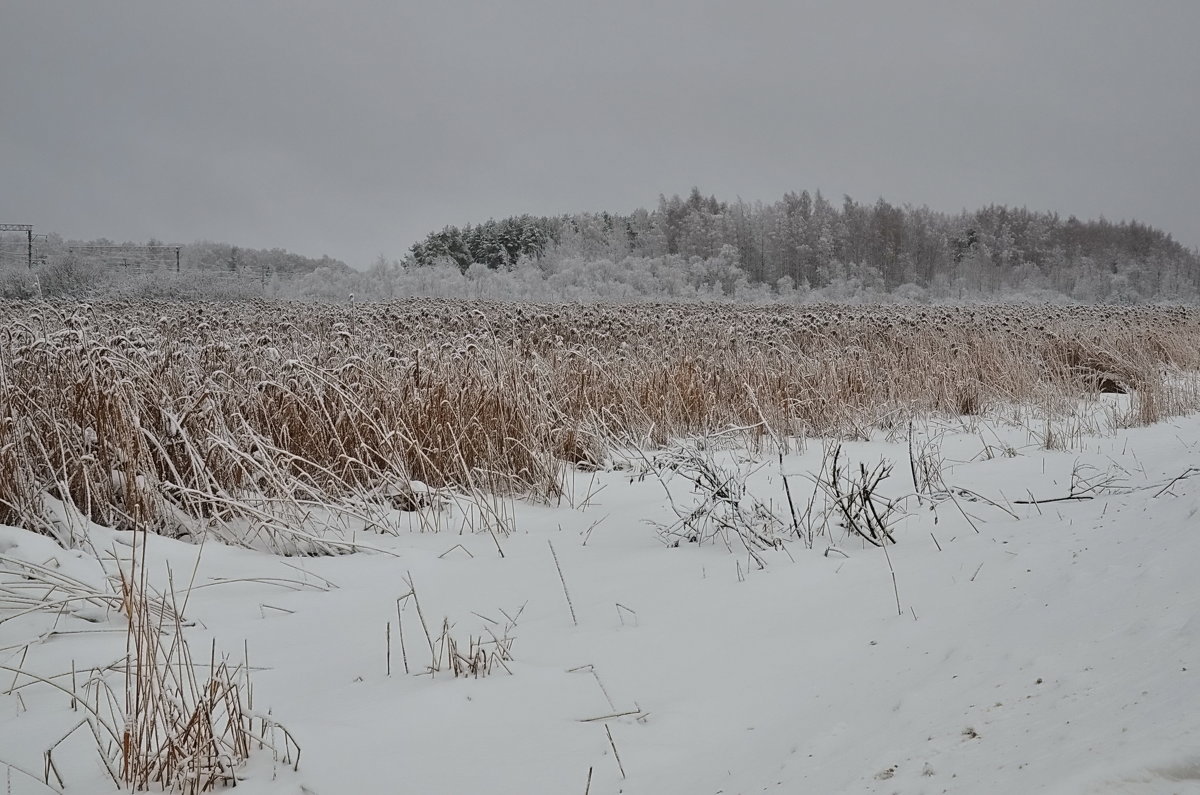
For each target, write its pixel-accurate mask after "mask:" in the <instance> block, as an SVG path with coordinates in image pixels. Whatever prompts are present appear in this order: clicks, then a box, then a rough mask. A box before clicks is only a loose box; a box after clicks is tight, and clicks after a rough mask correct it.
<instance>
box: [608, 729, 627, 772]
mask: <svg viewBox="0 0 1200 795" xmlns="http://www.w3.org/2000/svg"><path fill="white" fill-rule="evenodd" d="M604 733H605V734H607V735H608V744H609V745H611V746H612V749H613V758H615V759H616V760H617V769H618V770H620V771H621V778H625V765H623V764H621V752H620V751H618V750H617V743H616V741H615V740H614V739H613V736H612V729H610V728H609V727H608V724H607V723H606V724H604Z"/></svg>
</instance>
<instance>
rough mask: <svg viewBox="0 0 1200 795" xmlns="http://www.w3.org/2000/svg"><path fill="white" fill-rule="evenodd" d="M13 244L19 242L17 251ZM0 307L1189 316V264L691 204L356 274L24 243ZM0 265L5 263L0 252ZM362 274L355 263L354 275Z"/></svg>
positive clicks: (512, 234) (261, 260) (1082, 238)
mask: <svg viewBox="0 0 1200 795" xmlns="http://www.w3.org/2000/svg"><path fill="white" fill-rule="evenodd" d="M18 242H20V241H18ZM10 248H12V251H11V252H10V253H14V252H15V253H14V256H13V257H9V259H14V260H20V261H19V262H18V263H17V265H16V266H15V267H13V266H12V263H9V264H8V265H6V266H5V267H3V268H0V295H2V296H7V297H31V296H35V295H108V296H113V297H121V296H124V297H152V298H153V297H162V298H217V299H223V298H233V299H236V298H243V297H267V298H283V299H307V300H326V301H346V300H374V299H390V298H399V297H406V296H429V297H444V298H492V299H502V300H539V301H546V300H549V301H590V300H622V301H632V300H733V301H742V302H778V301H783V302H796V301H830V300H832V301H864V302H868V301H906V302H914V301H915V302H927V301H972V300H1034V301H1083V302H1106V303H1138V302H1144V301H1195V300H1196V299H1197V298H1198V297H1200V254H1198V253H1197V251H1196V250H1195V249H1188V248H1187V247H1185V246H1183V245H1182V244H1180V243H1179V242H1177V241H1175V240H1174V239H1173V238H1172V237H1171V235H1169V234H1167V233H1166V232H1163V231H1161V230H1159V229H1156V228H1154V227H1152V226H1149V225H1147V224H1144V223H1140V222H1137V221H1122V222H1119V223H1113V222H1110V221H1107V220H1105V219H1103V218H1102V219H1099V220H1086V221H1081V220H1079V219H1077V218H1076V217H1074V216H1069V217H1068V218H1066V219H1065V220H1064V219H1063V218H1061V217H1060V216H1059V215H1057V214H1055V213H1046V212H1035V211H1031V210H1028V209H1025V208H1011V207H1005V206H1002V205H991V206H988V207H985V208H983V209H980V210H975V211H973V212H968V211H963V212H960V213H958V214H956V215H951V214H948V213H944V212H938V211H934V210H931V209H929V208H928V207H914V206H911V205H903V206H897V205H893V204H891V203H889V202H887V201H886V200H884V199H882V198H881V199H879V200H878V201H876V202H875V203H874V204H869V205H868V204H860V203H858V202H856V201H854V200H853V199H852V198H850V197H849V196H846V197H843V199H842V201H841V203H840V204H834V203H832V202H830V201H829V200H828V199H826V198H825V197H824V196H823V195H822V194H821V192H820V191H817V192H815V193H812V194H810V193H809V192H808V191H802V192H800V193H787V194H786V195H784V196H783V198H782V199H780V200H779V201H776V202H773V203H771V204H764V203H762V202H756V203H754V204H749V203H747V202H745V201H742V200H741V199H738V200H736V201H734V202H727V201H722V200H719V199H717V198H716V197H715V196H707V197H706V196H704V195H703V194H702V193H701V191H700V190H699V189H698V188H693V189H692V190H691V192H690V194H689V195H688V196H687V197H686V198H683V197H681V196H679V195H673V196H671V197H670V198H668V197H666V196H660V198H659V201H658V205H657V207H655V208H654V209H651V210H647V209H638V210H635V211H633V212H631V213H628V214H617V213H610V212H586V213H576V214H573V215H559V216H534V215H528V214H526V215H519V216H511V217H506V218H502V219H500V220H495V219H489V220H487V221H484V222H482V223H474V224H472V223H468V224H466V225H465V226H462V227H458V226H446V227H444V228H443V229H441V230H440V231H435V232H431V233H429V234H428V235H426V237H425V238H423V239H422V240H420V241H418V242H416V243H415V244H413V245H412V246H411V247H410V248H409V250H408V251H407V253H406V254H405V256H404V257H403V258H400V259H389V258H387V257H386V256H384V255H382V254H381V255H380V256H379V257H378V258H377V259H376V261H375V262H374V263H372V264H370V265H367V266H366V267H360V268H358V269H356V268H352V267H350V266H348V265H347V264H346V263H344V262H342V261H340V260H336V259H333V258H330V257H328V256H322V257H320V258H310V257H304V256H301V255H299V254H294V253H291V252H289V251H286V250H284V249H282V248H272V249H253V248H242V247H238V246H236V245H230V244H227V243H215V242H209V241H201V242H196V243H189V244H185V245H181V246H178V247H176V246H169V245H165V244H163V243H162V242H161V241H158V240H150V241H148V242H147V243H146V244H134V243H125V244H115V243H113V242H112V241H109V240H94V241H69V240H64V239H63V238H62V237H60V236H58V235H49V236H47V238H46V239H45V240H44V241H42V242H40V243H39V247H38V255H37V257H36V265H37V267H36V268H33V269H27V268H25V266H24V259H23V257H24V248H23V244H22V245H20V246H16V247H15V248H14V247H10ZM6 250H7V249H6ZM360 265H366V263H361V264H360Z"/></svg>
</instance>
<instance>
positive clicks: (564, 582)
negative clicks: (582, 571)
mask: <svg viewBox="0 0 1200 795" xmlns="http://www.w3.org/2000/svg"><path fill="white" fill-rule="evenodd" d="M546 545H547V546H549V547H550V555H551V556H552V557H553V558H554V568H556V569H558V579H559V582H561V583H562V587H563V596H565V597H567V607H569V608H570V609H571V623H572V624H574V625H575V626H579V619H577V618H576V617H575V605H574V604H572V603H571V592H570V591H568V590H567V578H566V577H564V576H563V570H562V566H560V565H559V563H558V553H557V552H555V551H554V544H553V542H551V541H550V539H548V538H547V539H546Z"/></svg>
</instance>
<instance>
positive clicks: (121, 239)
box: [0, 186, 1200, 271]
mask: <svg viewBox="0 0 1200 795" xmlns="http://www.w3.org/2000/svg"><path fill="white" fill-rule="evenodd" d="M694 187H697V188H699V186H694ZM690 190H691V187H689V188H688V190H687V191H672V192H670V193H667V192H662V194H661V195H664V196H667V197H671V196H681V197H686V195H687V193H688V192H690ZM803 190H810V193H811V195H813V196H816V195H817V194H818V193H820V194H821V195H822V196H824V197H825V198H826V199H827V200H829V201H831V202H832V201H833V199H836V203H837V204H838V205H840V204H841V201H842V199H843V197H844V196H847V195H849V194H845V193H838V194H831V193H826V192H825V191H824V190H821V189H807V188H799V189H791V190H789V191H784V193H781V194H780V196H778V197H775V198H773V199H759V198H756V199H749V200H747V199H745V197H739V198H741V199H742V200H743V201H745V202H746V203H747V204H750V205H753V204H755V203H757V202H762V203H763V204H768V203H770V202H774V201H778V200H779V199H780V198H782V196H783V195H784V194H786V193H789V192H795V193H800V192H801V191H803ZM700 192H701V193H702V194H703V195H704V196H706V197H707V196H715V197H716V198H717V200H718V201H723V202H727V203H732V202H733V201H736V200H737V199H734V200H732V201H731V200H730V199H728V198H722V197H721V196H720V195H718V194H715V193H712V192H707V191H705V190H703V189H702V188H700ZM830 197H833V199H831V198H830ZM850 198H851V199H854V201H856V202H858V203H859V204H860V205H861V204H864V202H862V201H860V200H859V199H857V198H855V197H854V196H850ZM877 199H883V200H884V201H887V202H889V203H890V204H892V205H893V206H896V207H914V208H923V209H928V210H930V211H931V212H935V213H941V214H945V215H949V216H958V215H960V214H964V213H967V214H969V213H973V212H977V211H979V210H982V209H984V208H986V207H991V206H1003V207H1006V208H1008V209H1010V210H1023V211H1027V212H1031V213H1045V214H1049V215H1057V216H1058V217H1059V218H1061V219H1063V220H1066V219H1069V218H1072V217H1074V218H1076V219H1077V220H1079V221H1081V222H1083V223H1089V222H1096V223H1100V222H1107V223H1110V224H1114V225H1117V226H1119V225H1121V224H1134V223H1136V224H1141V225H1143V226H1148V227H1150V228H1152V229H1155V230H1157V231H1160V232H1162V233H1163V234H1165V235H1167V236H1169V237H1170V238H1171V239H1172V240H1174V241H1175V242H1177V243H1179V244H1180V245H1181V246H1183V247H1184V248H1186V249H1187V250H1188V251H1190V252H1192V253H1193V254H1196V255H1197V256H1200V245H1197V244H1194V243H1192V244H1189V243H1187V242H1185V241H1184V240H1182V239H1181V238H1179V237H1178V236H1177V235H1175V234H1174V233H1172V232H1171V230H1169V229H1167V228H1165V227H1163V226H1160V225H1158V224H1155V223H1153V222H1151V221H1147V220H1143V219H1141V218H1122V219H1120V220H1116V221H1114V220H1113V219H1111V218H1106V217H1105V216H1103V215H1100V216H1096V217H1085V216H1081V215H1080V214H1079V213H1074V212H1069V211H1062V210H1043V209H1036V208H1034V209H1031V208H1030V207H1029V206H1028V205H1011V204H1003V203H1001V202H990V203H986V204H982V205H980V206H978V207H974V208H969V207H964V208H960V209H958V210H954V211H950V210H943V209H940V208H937V207H932V206H930V205H929V204H926V203H921V204H918V203H915V202H893V201H892V200H891V199H889V198H888V197H886V196H878V197H876V198H875V199H872V200H871V203H872V204H873V203H874V201H875V200H877ZM654 209H656V206H655V205H645V204H643V205H640V206H638V207H634V208H633V209H631V210H624V211H622V210H614V209H612V208H599V209H592V210H575V211H566V212H552V213H533V212H530V213H514V214H512V215H509V216H494V215H493V216H489V217H487V218H477V219H465V220H464V219H460V220H457V221H447V222H446V223H444V224H441V225H440V226H437V227H434V228H430V229H428V230H426V231H425V232H424V233H422V234H421V235H420V236H419V237H417V238H416V239H414V240H412V241H411V242H409V243H407V244H405V245H404V247H403V249H402V250H401V251H400V252H399V253H397V254H390V253H387V252H380V253H379V254H376V255H375V256H374V257H372V258H371V259H370V260H369V261H366V262H362V263H357V262H356V261H355V260H353V259H352V258H349V257H345V256H339V255H337V254H334V253H330V252H327V251H323V252H320V253H315V252H310V251H304V250H300V249H298V248H293V247H292V246H290V245H288V244H279V243H273V244H252V243H249V242H247V241H244V240H235V239H229V238H224V239H223V238H220V237H195V238H193V239H191V240H168V239H165V238H163V237H161V236H159V235H154V234H151V235H149V236H147V237H144V238H140V239H139V238H130V237H127V236H114V235H111V234H98V235H94V236H91V237H84V236H77V235H68V234H65V233H64V232H62V231H61V230H57V229H53V230H46V229H45V228H44V227H41V226H39V225H38V224H37V223H33V224H32V226H33V227H34V229H33V232H34V234H35V235H46V234H53V235H58V236H59V237H61V238H62V239H63V241H64V242H68V243H69V242H71V241H90V240H99V239H106V240H110V241H112V242H114V243H117V244H129V245H146V244H147V243H148V242H149V241H150V240H157V241H159V243H160V244H162V245H167V246H189V245H198V244H203V243H217V244H222V245H230V246H238V247H240V248H251V249H258V250H271V249H282V250H284V251H287V252H289V253H292V254H298V255H300V256H303V257H306V258H308V259H321V258H324V257H328V258H329V259H331V260H335V261H338V262H341V263H342V264H344V265H347V266H349V267H350V268H353V269H354V270H356V271H365V270H367V269H368V268H370V267H371V266H372V265H374V264H375V263H376V262H377V261H378V259H379V257H380V255H381V254H382V255H383V257H384V258H385V259H386V260H387V261H388V262H393V261H396V262H399V261H403V260H404V259H405V258H406V257H407V256H408V255H409V253H410V250H411V248H412V246H413V245H414V244H415V243H418V242H420V241H421V240H423V239H424V236H425V235H427V234H429V233H430V232H437V231H440V230H441V229H444V228H445V227H447V226H453V227H458V228H463V227H465V226H467V225H468V224H470V225H472V226H476V225H479V224H481V223H486V222H487V221H489V220H500V219H501V218H505V217H514V216H519V215H524V214H527V215H533V216H539V217H550V218H557V217H562V216H573V215H584V214H600V213H605V212H608V213H614V214H617V215H629V214H631V213H633V212H636V211H637V210H648V211H653V210H654ZM0 223H7V224H29V223H30V222H29V221H14V220H6V219H0ZM3 234H19V233H15V232H5V233H3Z"/></svg>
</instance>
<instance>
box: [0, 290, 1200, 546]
mask: <svg viewBox="0 0 1200 795" xmlns="http://www.w3.org/2000/svg"><path fill="white" fill-rule="evenodd" d="M0 343H2V345H0V522H3V523H7V524H18V525H23V526H26V527H31V528H34V529H38V530H40V531H42V532H45V533H47V534H51V535H56V536H58V537H59V538H60V540H63V541H64V542H65V543H69V542H70V541H71V539H70V538H69V537H66V536H69V532H68V530H65V529H64V526H63V522H62V520H61V514H62V513H63V510H64V509H63V507H62V506H64V505H65V506H68V507H70V508H71V509H72V510H78V511H79V512H81V513H82V514H84V515H86V516H87V517H89V518H90V519H92V520H94V521H96V522H99V523H101V524H105V525H112V526H117V527H135V526H136V527H151V528H153V529H155V530H156V531H158V532H161V533H166V534H171V535H194V534H196V533H197V532H203V531H209V532H214V533H217V534H218V535H222V537H226V538H227V539H228V540H237V541H240V542H244V541H245V540H246V534H249V535H250V536H251V537H252V538H253V539H255V540H256V542H257V543H262V544H263V545H265V546H270V547H273V548H281V549H285V550H288V551H299V552H328V551H337V550H336V549H335V548H333V547H329V546H322V545H321V544H320V543H319V542H318V541H316V540H314V539H313V538H312V537H311V536H305V535H299V536H298V535H297V531H296V528H297V527H303V526H304V523H305V522H311V521H312V518H311V517H312V515H313V512H314V510H315V509H317V508H319V507H320V506H322V505H329V504H351V503H354V504H364V503H368V502H370V501H371V500H374V499H382V498H383V495H386V496H387V499H388V500H390V501H391V503H392V504H393V505H395V504H397V500H399V502H400V503H401V504H403V503H404V501H405V499H404V495H405V492H406V490H407V489H408V484H409V483H410V481H412V480H419V481H423V482H425V483H427V484H429V485H430V486H433V487H441V486H452V487H456V488H463V489H472V490H477V491H479V492H493V493H519V494H526V495H531V496H534V497H540V498H548V497H553V496H554V495H555V494H556V493H557V490H558V489H559V487H560V485H559V484H560V483H561V478H560V475H561V467H562V466H563V465H564V464H580V465H586V464H593V465H594V464H598V463H599V462H600V461H601V459H602V458H603V455H604V449H605V446H606V445H607V444H609V443H611V442H613V441H616V440H620V441H622V442H627V443H635V444H643V445H644V444H661V443H664V442H666V441H667V440H668V439H670V438H671V437H676V436H683V435H689V434H695V433H703V432H708V431H714V430H719V429H723V428H728V427H730V426H737V427H743V428H748V429H750V430H749V431H748V432H749V433H750V434H752V435H754V434H759V435H761V438H763V439H766V438H767V437H768V434H778V435H782V436H787V435H813V436H823V435H845V434H847V433H855V432H859V431H861V429H863V428H869V427H871V426H873V425H877V424H881V423H883V424H886V423H888V422H895V421H896V418H898V417H902V416H908V415H911V414H914V413H924V412H942V413H954V414H982V413H986V412H988V411H990V410H992V409H995V408H998V407H1001V406H1009V405H1013V404H1028V405H1035V406H1038V407H1040V410H1043V411H1047V412H1049V411H1053V410H1054V409H1055V407H1056V406H1065V405H1067V403H1069V402H1073V401H1075V400H1077V399H1078V398H1079V397H1080V396H1081V395H1085V394H1094V393H1096V392H1099V391H1129V392H1131V394H1132V395H1133V396H1134V398H1133V405H1134V412H1133V414H1132V415H1131V417H1130V421H1132V422H1151V421H1154V420H1155V419H1157V418H1158V417H1159V416H1162V415H1164V414H1170V413H1178V412H1183V411H1188V410H1192V409H1194V408H1196V406H1197V405H1200V401H1198V399H1197V394H1196V390H1195V387H1194V382H1191V381H1189V380H1188V379H1184V378H1181V377H1180V376H1179V374H1180V373H1185V372H1194V371H1197V370H1200V313H1198V312H1197V311H1195V310H1192V309H1183V308H1158V307H1136V308H1115V307H1081V306H1068V307H1064V306H973V307H961V308H956V307H933V308H930V307H894V306H874V307H872V306H868V307H857V306H856V307H850V306H837V305H824V306H803V307H779V306H772V307H740V306H728V305H676V304H672V305H583V306H579V305H533V304H500V303H489V302H463V301H452V300H430V299H419V300H418V299H414V300H405V301H397V302H393V303H388V304H372V305H361V306H336V307H335V306H313V305H303V304H289V303H269V302H249V303H243V304H232V305H231V304H185V303H171V302H163V303H138V304H122V303H95V304H82V303H47V302H8V303H0ZM416 500H417V498H416V496H415V495H414V496H413V502H414V503H415V502H416Z"/></svg>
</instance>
